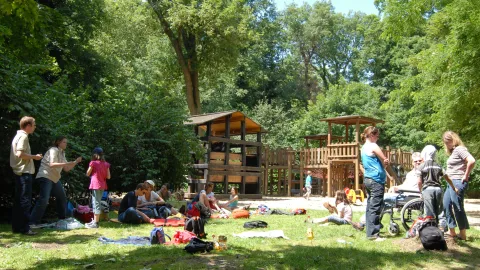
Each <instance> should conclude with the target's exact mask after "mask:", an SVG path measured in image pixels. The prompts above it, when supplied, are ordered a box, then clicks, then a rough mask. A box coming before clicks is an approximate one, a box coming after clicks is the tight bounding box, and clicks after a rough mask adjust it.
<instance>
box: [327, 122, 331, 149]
mask: <svg viewBox="0 0 480 270" xmlns="http://www.w3.org/2000/svg"><path fill="white" fill-rule="evenodd" d="M331 143H332V123H331V122H328V135H327V146H328V145H330V144H331Z"/></svg>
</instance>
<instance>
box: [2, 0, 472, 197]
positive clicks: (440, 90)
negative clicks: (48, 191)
mask: <svg viewBox="0 0 480 270" xmlns="http://www.w3.org/2000/svg"><path fill="white" fill-rule="evenodd" d="M375 4H376V6H377V8H378V9H379V12H380V16H377V15H366V14H363V13H361V12H353V11H352V12H350V13H348V14H342V13H337V12H335V9H334V7H333V6H332V4H331V3H330V1H317V2H316V3H314V4H312V5H309V4H302V5H296V4H292V5H289V6H288V7H287V8H286V9H285V10H281V11H280V10H277V8H276V7H275V5H274V3H273V1H272V0H201V1H190V0H170V1H164V0H148V1H142V0H124V1H114V0H96V1H82V0H69V1H66V0H56V1H47V0H37V1H34V0H7V1H1V2H0V85H1V87H0V100H1V101H2V102H1V104H0V113H1V117H0V132H1V133H2V136H1V138H2V139H1V140H2V141H1V144H0V145H1V151H2V153H4V154H3V155H1V156H0V159H1V161H2V162H1V164H3V165H2V166H0V170H1V172H2V173H3V175H4V176H5V177H4V179H5V180H4V181H6V183H7V185H11V183H12V177H11V176H12V173H11V170H10V168H9V167H8V161H7V160H8V156H7V153H9V151H10V142H11V141H10V140H11V139H12V138H13V136H14V134H15V130H16V129H18V121H19V119H20V118H21V116H23V115H32V116H33V117H35V118H36V119H37V123H38V130H37V131H36V132H35V134H33V135H32V137H31V139H30V140H31V143H32V146H33V151H34V152H37V153H43V152H45V151H46V150H47V149H48V146H49V143H50V141H51V140H52V139H53V138H54V137H55V136H58V135H65V136H66V137H67V138H68V139H69V142H70V143H69V147H68V149H67V155H68V157H69V158H73V157H75V156H77V155H81V156H83V157H84V158H85V159H86V160H89V156H90V154H91V150H92V149H93V148H94V147H96V146H102V147H103V148H104V149H105V152H106V156H107V161H109V162H110V163H111V164H112V176H113V178H112V180H111V181H110V182H109V186H111V188H112V189H114V190H119V191H124V190H128V189H130V188H132V187H133V186H134V185H135V183H137V182H139V181H143V180H145V179H147V178H151V179H154V180H156V181H157V182H159V183H160V182H162V183H169V184H171V185H172V186H179V185H182V184H183V183H184V182H185V178H184V175H185V174H187V173H188V171H189V169H190V167H189V164H191V153H192V151H193V152H200V151H201V149H199V144H198V141H197V138H195V136H194V134H193V131H192V130H191V129H190V128H187V127H185V126H184V125H183V123H184V121H185V120H186V119H187V117H188V116H189V115H191V114H198V113H210V112H215V111H223V110H234V109H235V110H241V111H243V112H245V113H246V114H247V115H248V116H250V117H252V118H253V119H254V120H256V121H257V122H258V123H260V124H261V125H263V126H264V128H265V129H266V130H268V131H269V133H267V134H265V135H264V137H263V142H264V143H266V144H268V145H270V146H271V147H293V148H294V149H299V148H301V147H303V146H304V142H303V139H302V136H304V135H311V134H318V133H322V132H326V128H327V127H326V125H325V124H324V123H321V122H319V121H318V119H321V118H325V117H333V116H341V115H348V114H361V115H366V116H372V117H375V118H382V119H384V120H385V124H384V125H381V126H380V127H381V129H382V134H384V135H383V136H382V141H381V144H382V145H390V146H392V147H396V148H402V149H404V150H406V151H413V150H420V149H421V148H422V147H423V145H425V144H426V143H433V144H436V145H438V146H439V147H442V142H441V134H442V133H443V132H444V131H446V130H453V131H455V132H457V133H459V134H460V136H461V137H462V139H463V140H464V141H465V143H466V145H467V146H468V147H469V149H470V151H471V152H472V153H473V154H474V156H478V154H479V153H480V144H479V143H478V142H479V141H480V135H479V134H480V132H479V131H480V130H479V129H480V126H479V125H478V124H477V123H478V122H479V120H477V118H478V117H479V115H480V114H479V113H478V111H479V110H480V107H479V103H480V100H479V99H480V95H479V94H480V93H479V91H480V90H479V89H480V79H479V77H478V76H477V74H479V71H480V61H479V57H480V52H479V50H480V48H479V47H478V44H479V41H480V40H479V39H480V32H479V31H480V30H479V29H480V19H479V18H480V16H479V15H480V7H479V6H478V5H476V3H475V2H474V1H468V0H457V1H452V0H436V1H426V0H411V1H394V0H376V1H375ZM338 132H341V131H340V130H339V131H338ZM87 165H88V162H85V163H84V164H81V166H80V167H79V168H78V169H75V170H73V171H72V172H71V173H69V174H66V175H65V176H64V177H63V178H62V179H65V181H66V182H68V184H69V185H70V186H72V187H75V189H78V190H81V189H85V188H86V185H87V183H88V179H87V178H86V177H85V176H84V170H86V167H87ZM477 183H480V180H477V177H476V171H475V173H474V180H473V182H472V186H473V187H474V189H475V188H476V189H478V188H480V186H478V184H477Z"/></svg>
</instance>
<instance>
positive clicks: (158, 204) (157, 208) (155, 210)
mask: <svg viewBox="0 0 480 270" xmlns="http://www.w3.org/2000/svg"><path fill="white" fill-rule="evenodd" d="M145 186H146V187H147V190H148V192H147V193H145V195H144V196H138V200H137V209H138V210H140V211H142V212H143V213H144V214H146V215H147V216H148V217H161V216H163V217H166V216H169V215H170V214H173V215H176V214H177V213H178V211H177V210H176V209H175V208H173V207H172V206H171V205H170V204H168V203H166V202H165V201H164V200H163V199H162V198H161V197H160V195H158V194H157V193H156V192H155V191H153V190H154V188H155V182H153V181H152V180H147V181H145ZM162 213H163V214H162Z"/></svg>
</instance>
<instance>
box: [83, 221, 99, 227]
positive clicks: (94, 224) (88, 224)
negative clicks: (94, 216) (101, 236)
mask: <svg viewBox="0 0 480 270" xmlns="http://www.w3.org/2000/svg"><path fill="white" fill-rule="evenodd" d="M85 228H87V229H98V223H97V222H95V221H92V222H90V223H87V224H85Z"/></svg>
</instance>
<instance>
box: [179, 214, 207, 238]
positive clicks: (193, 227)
mask: <svg viewBox="0 0 480 270" xmlns="http://www.w3.org/2000/svg"><path fill="white" fill-rule="evenodd" d="M205 223H206V220H205V219H202V218H200V217H192V218H190V219H188V220H187V222H185V227H184V228H185V230H186V231H189V232H193V233H194V234H195V235H196V236H197V237H198V238H207V234H206V233H205Z"/></svg>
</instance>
